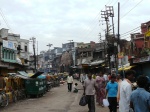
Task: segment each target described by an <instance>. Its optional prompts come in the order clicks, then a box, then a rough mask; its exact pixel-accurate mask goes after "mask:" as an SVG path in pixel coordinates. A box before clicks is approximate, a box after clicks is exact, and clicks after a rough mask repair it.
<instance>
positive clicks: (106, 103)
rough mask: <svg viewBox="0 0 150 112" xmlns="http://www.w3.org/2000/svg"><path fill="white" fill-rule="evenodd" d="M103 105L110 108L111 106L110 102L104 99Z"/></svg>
mask: <svg viewBox="0 0 150 112" xmlns="http://www.w3.org/2000/svg"><path fill="white" fill-rule="evenodd" d="M103 105H104V107H108V106H109V102H108V100H107V99H103Z"/></svg>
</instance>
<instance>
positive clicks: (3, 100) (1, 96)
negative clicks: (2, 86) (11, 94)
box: [0, 90, 9, 107]
mask: <svg viewBox="0 0 150 112" xmlns="http://www.w3.org/2000/svg"><path fill="white" fill-rule="evenodd" d="M8 104H9V98H8V95H7V94H6V93H5V91H4V90H1V91H0V106H2V107H5V106H7V105H8Z"/></svg>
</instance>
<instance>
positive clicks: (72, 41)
mask: <svg viewBox="0 0 150 112" xmlns="http://www.w3.org/2000/svg"><path fill="white" fill-rule="evenodd" d="M68 41H69V50H71V48H72V46H71V42H73V40H68Z"/></svg>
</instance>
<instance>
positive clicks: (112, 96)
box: [106, 74, 118, 112]
mask: <svg viewBox="0 0 150 112" xmlns="http://www.w3.org/2000/svg"><path fill="white" fill-rule="evenodd" d="M115 80H116V76H115V75H114V74H112V76H111V81H110V82H108V83H107V86H106V95H107V93H108V102H109V110H110V112H117V92H118V83H117V82H115Z"/></svg>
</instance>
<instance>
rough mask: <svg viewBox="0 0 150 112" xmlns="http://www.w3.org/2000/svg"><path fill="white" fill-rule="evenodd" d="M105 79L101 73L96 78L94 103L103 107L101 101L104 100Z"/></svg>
mask: <svg viewBox="0 0 150 112" xmlns="http://www.w3.org/2000/svg"><path fill="white" fill-rule="evenodd" d="M105 87H106V83H105V79H104V78H103V74H102V72H100V74H99V75H98V76H97V77H96V102H97V103H99V105H100V106H102V107H103V99H104V98H105Z"/></svg>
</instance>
